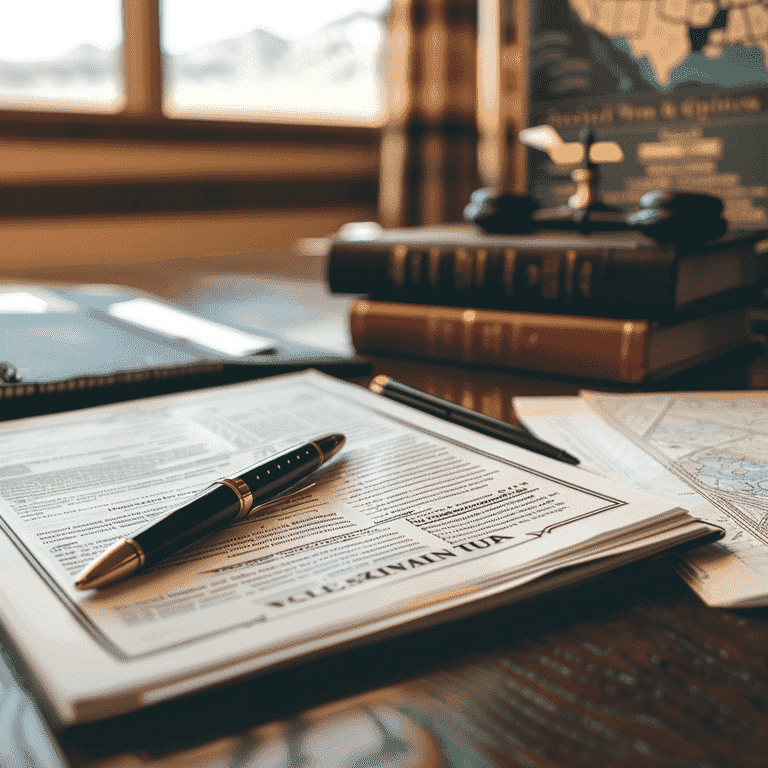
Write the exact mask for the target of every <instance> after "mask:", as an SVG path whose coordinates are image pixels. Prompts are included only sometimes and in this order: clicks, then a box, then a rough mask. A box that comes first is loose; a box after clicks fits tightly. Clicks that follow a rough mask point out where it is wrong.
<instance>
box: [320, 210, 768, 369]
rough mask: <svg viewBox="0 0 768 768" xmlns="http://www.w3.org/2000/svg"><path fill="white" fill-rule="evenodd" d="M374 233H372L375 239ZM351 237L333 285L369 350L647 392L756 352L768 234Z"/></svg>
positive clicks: (336, 250) (336, 244) (336, 248)
mask: <svg viewBox="0 0 768 768" xmlns="http://www.w3.org/2000/svg"><path fill="white" fill-rule="evenodd" d="M364 231H365V230H364ZM349 232H350V234H346V233H345V231H344V230H342V232H341V233H339V235H338V236H337V237H335V238H334V239H333V240H332V241H331V245H330V250H329V253H328V273H327V276H328V285H329V288H330V290H331V291H332V292H335V293H353V294H359V295H361V296H365V297H366V298H362V299H360V300H358V301H357V302H355V303H354V304H353V305H352V308H351V310H350V315H351V316H350V326H351V333H352V342H353V344H354V346H355V348H356V349H357V350H358V351H359V352H363V353H373V354H385V355H402V356H407V357H416V358H428V359H434V360H447V361H453V362H461V363H466V364H473V365H483V366H494V367H503V368H510V369H522V370H529V371H536V372H543V373H551V374H560V375H566V376H577V377H587V378H590V379H604V380H610V381H618V382H624V383H631V384H634V383H640V382H644V381H650V380H654V379H659V378H663V377H665V376H668V375H670V374H672V373H676V372H678V371H680V370H683V369H686V368H691V367H693V366H695V365H698V364H700V363H703V362H706V361H708V360H711V359H712V358H715V357H717V356H720V355H723V354H726V353H728V352H731V351H734V350H736V349H739V348H742V347H747V346H751V345H754V344H755V340H756V337H755V336H754V334H753V332H752V328H751V323H750V304H751V303H752V302H753V301H754V300H755V299H756V298H757V297H758V296H759V295H760V293H761V291H762V289H763V288H764V286H765V284H766V278H767V277H768V265H767V264H766V259H765V257H764V256H762V255H760V254H758V253H757V251H756V248H755V246H756V244H757V243H758V242H760V241H761V240H763V239H765V237H766V232H765V231H749V232H739V233H731V234H728V235H725V236H724V237H723V238H721V239H720V240H717V241H715V242H711V243H707V244H705V245H698V246H696V247H686V246H685V245H681V244H677V245H662V244H659V243H657V242H656V241H654V240H652V239H650V238H648V237H646V236H645V235H642V234H640V233H637V232H603V233H595V234H591V235H581V234H578V233H571V232H547V233H536V234H532V235H487V234H484V233H482V232H480V231H479V230H478V229H477V228H476V227H474V226H472V225H462V224H456V225H445V226H439V227H412V228H403V229H391V230H380V231H378V232H375V233H371V232H370V230H367V231H365V232H366V234H365V236H363V237H357V236H355V232H356V230H355V229H354V228H351V229H350V230H349Z"/></svg>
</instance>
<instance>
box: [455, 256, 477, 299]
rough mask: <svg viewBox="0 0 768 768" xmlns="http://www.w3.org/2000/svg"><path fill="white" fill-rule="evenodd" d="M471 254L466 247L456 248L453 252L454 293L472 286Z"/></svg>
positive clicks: (461, 291)
mask: <svg viewBox="0 0 768 768" xmlns="http://www.w3.org/2000/svg"><path fill="white" fill-rule="evenodd" d="M472 262H473V258H472V254H471V253H470V252H469V251H468V250H467V249H466V248H457V249H456V251H455V252H454V254H453V285H454V288H455V289H456V293H463V292H464V291H465V290H467V289H468V288H471V287H472Z"/></svg>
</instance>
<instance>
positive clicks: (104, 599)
mask: <svg viewBox="0 0 768 768" xmlns="http://www.w3.org/2000/svg"><path fill="white" fill-rule="evenodd" d="M330 432H342V433H344V434H345V435H346V436H347V443H346V445H345V447H344V449H343V451H342V452H341V453H340V454H339V455H338V456H337V457H336V458H335V459H334V460H333V462H332V463H330V464H329V465H328V466H327V467H325V468H324V469H323V470H321V472H319V473H318V474H317V476H316V480H317V484H316V486H315V487H313V488H312V489H310V490H309V491H308V492H307V493H306V494H301V495H298V496H296V497H293V498H291V499H287V500H285V501H283V502H281V503H279V504H277V505H274V506H272V507H270V508H269V509H268V510H267V511H266V512H265V513H264V514H263V515H262V516H259V517H256V518H255V519H248V520H244V521H241V522H239V523H236V524H234V525H232V526H230V527H228V528H226V529H224V530H221V531H219V532H217V533H215V534H212V535H210V536H209V537H207V538H206V539H204V540H202V541H200V542H199V543H197V544H195V545H193V546H192V547H190V548H188V549H187V550H185V551H183V552H181V553H178V554H177V555H176V556H174V557H172V558H169V559H168V560H166V561H164V562H162V563H160V564H158V565H157V566H156V567H155V568H153V569H150V570H148V571H146V572H144V573H142V574H140V575H136V576H133V577H131V578H129V579H127V580H125V581H123V582H122V583H119V584H117V585H115V586H113V587H110V588H108V589H104V590H101V591H91V592H87V593H83V592H79V591H77V590H75V589H74V586H73V582H74V578H75V576H76V575H77V574H78V573H79V572H80V571H81V570H82V568H83V566H84V565H86V564H87V563H88V562H90V561H91V560H92V559H93V558H94V557H95V556H97V555H98V554H100V553H101V552H102V551H104V550H105V549H106V548H107V547H109V546H110V545H111V544H112V543H113V542H115V541H116V540H118V539H120V538H123V537H125V536H130V534H131V533H132V532H133V531H134V530H135V529H136V528H137V527H139V526H140V525H142V524H143V523H145V522H146V521H147V520H150V519H153V518H154V517H157V516H158V515H162V514H163V513H164V512H166V511H168V510H170V509H172V508H173V507H175V506H178V505H179V504H180V503H183V501H184V500H185V499H186V498H188V497H189V496H191V495H192V494H194V493H196V492H197V491H199V490H201V489H202V488H204V487H206V486H207V485H209V484H210V483H211V482H212V481H213V480H215V479H217V478H219V477H222V476H232V474H233V473H235V474H236V473H237V471H238V470H241V469H242V468H243V467H246V466H249V465H251V464H253V463H254V462H255V461H258V460H259V459H261V458H266V457H267V456H269V455H271V454H273V453H275V452H277V451H280V450H283V449H284V448H287V447H288V446H290V445H293V444H295V443H297V442H300V441H304V440H307V439H316V438H318V437H321V436H322V435H324V434H327V433H330ZM0 523H2V526H3V528H4V530H5V531H6V534H7V536H8V537H9V538H8V541H3V542H2V545H0V557H3V562H4V568H3V573H2V578H1V579H0V616H1V617H2V621H3V624H4V625H5V627H6V631H8V633H9V634H10V635H11V637H12V638H13V639H14V640H15V642H16V644H17V646H18V647H19V648H20V649H21V651H22V653H24V654H25V656H27V657H28V662H29V664H30V666H31V667H32V668H33V669H34V670H35V672H36V674H37V677H38V679H39V680H40V681H41V687H42V689H43V690H44V692H45V693H46V695H47V697H48V698H49V700H50V701H51V702H52V703H53V704H52V706H53V707H54V708H55V709H56V713H57V716H58V717H59V718H60V719H62V720H64V721H75V720H83V719H93V718H97V717H104V716H107V715H108V714H113V713H116V712H120V711H125V710H128V709H131V708H135V707H138V706H143V705H145V704H147V703H152V702H155V701H160V700H163V699H165V698H168V697H170V696H175V695H178V694H181V693H184V692H186V691H190V690H196V689H198V688H200V687H202V686H205V685H211V684H215V683H218V682H222V681H224V680H229V679H232V678H234V677H237V676H240V675H246V674H253V673H254V672H255V671H259V670H263V669H267V668H270V667H272V666H275V665H278V664H281V663H286V662H288V661H294V660H296V659H297V658H301V657H302V656H304V655H306V654H312V653H316V652H320V651H326V652H327V651H328V649H330V648H332V647H336V646H339V647H340V646H343V645H345V644H347V643H351V642H360V641H361V640H362V639H363V638H364V637H367V636H369V635H376V634H379V633H389V632H395V631H402V629H403V627H405V626H406V625H414V626H418V625H420V623H424V622H430V621H434V620H436V619H437V618H439V617H440V616H448V615H457V614H460V613H461V612H462V611H463V612H470V611H475V610H478V609H479V607H480V606H481V605H483V604H484V602H483V601H485V603H489V602H491V603H492V602H493V601H500V602H509V601H510V600H511V599H514V593H513V592H512V593H511V592H510V590H512V589H513V588H515V587H520V586H521V585H523V584H526V583H527V582H530V581H531V580H533V579H537V578H539V577H541V576H542V575H544V574H547V573H548V572H550V571H552V570H553V569H556V568H558V567H563V566H569V565H573V564H576V563H578V562H581V561H584V560H588V559H596V558H600V557H604V556H605V555H607V554H611V553H612V552H613V551H616V552H617V553H621V554H622V556H625V555H627V553H629V552H631V551H632V550H633V549H636V548H637V545H639V544H641V543H642V542H643V541H644V540H645V539H647V540H648V542H649V546H651V544H652V545H653V547H657V548H658V547H659V546H663V542H664V541H665V540H666V539H667V538H669V540H670V542H673V541H677V538H676V537H678V538H679V537H682V539H685V537H687V536H689V535H694V534H699V533H701V530H700V526H697V525H695V524H692V523H691V521H690V518H689V516H688V515H687V514H686V513H685V512H684V511H682V510H681V509H679V508H677V507H676V505H675V504H671V503H670V502H669V501H667V500H665V499H659V498H656V497H651V496H648V495H646V494H642V493H640V492H637V491H635V490H634V489H632V488H630V487H628V486H622V485H616V484H614V483H612V482H611V481H608V480H605V479H603V478H600V477H597V476H594V475H591V474H589V473H585V472H583V471H580V470H579V469H577V468H573V467H570V466H568V465H565V464H563V463H560V462H556V461H553V460H550V459H546V458H544V457H540V456H538V455H537V454H534V453H531V452H528V451H524V450H523V449H520V448H516V447H515V446H510V445H507V444H504V443H501V442H499V441H496V440H494V439H492V438H487V437H485V436H482V435H479V434H477V433H475V432H471V431H469V430H467V429H465V428H463V427H459V426H456V425H451V424H449V423H447V422H443V421H440V420H438V419H435V418H433V417H431V416H428V415H427V414H421V413H418V412H416V411H414V410H412V409H410V408H408V407H406V406H403V405H400V404H398V403H394V402H392V401H389V400H386V399H385V398H383V397H380V396H377V395H374V394H372V393H370V392H368V391H366V390H364V389H362V388H360V387H356V386H353V385H350V384H343V383H341V382H338V381H336V380H334V379H331V378H330V377H326V376H322V375H321V374H317V373H313V372H310V373H305V374H295V375H291V376H285V377H278V378H274V379H268V380H264V381H261V382H256V383H251V384H244V385H238V386H234V387H222V388H216V389H211V390H204V391H199V392H192V393H185V394H181V395H172V396H167V397H162V398H153V399H148V400H139V401H133V402H130V403H126V404H116V405H111V406H104V407H100V408H94V409H89V410H86V411H81V412H73V413H67V414H58V415H55V416H44V417H38V418H35V419H28V420H24V421H21V422H15V423H6V424H3V425H0ZM24 561H26V563H27V567H26V569H25V568H24V567H23V566H22V563H23V562H24ZM601 567H602V566H601ZM32 571H34V574H33V573H32ZM521 594H522V593H521Z"/></svg>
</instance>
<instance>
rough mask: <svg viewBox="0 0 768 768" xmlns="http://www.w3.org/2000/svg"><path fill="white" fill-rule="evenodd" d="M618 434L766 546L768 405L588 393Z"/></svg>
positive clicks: (747, 401)
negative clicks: (626, 437)
mask: <svg viewBox="0 0 768 768" xmlns="http://www.w3.org/2000/svg"><path fill="white" fill-rule="evenodd" d="M589 401H590V402H591V403H592V404H593V406H596V407H597V408H598V409H599V410H600V412H601V414H602V415H603V416H604V417H607V418H608V419H610V421H611V422H612V424H613V425H614V426H617V427H618V428H619V429H620V430H621V431H622V432H624V434H626V435H627V436H628V437H630V438H631V439H632V440H634V441H635V442H636V443H638V444H641V445H642V447H643V449H644V450H645V451H647V452H649V453H651V454H652V455H654V457H655V458H656V459H657V460H659V461H660V462H661V463H662V464H664V466H665V467H666V468H667V469H668V470H669V471H671V472H672V473H673V474H675V475H676V476H677V477H679V478H680V479H681V480H683V481H684V482H686V483H687V484H688V485H690V486H692V487H694V488H695V489H696V490H697V491H698V492H699V493H700V494H701V495H702V496H703V497H704V498H706V499H707V500H708V501H709V502H710V503H712V504H713V505H714V506H716V507H718V508H719V509H721V510H722V511H723V512H725V513H726V514H728V515H729V516H731V517H733V518H734V519H735V520H736V521H737V522H738V523H739V524H740V526H743V527H744V528H746V529H748V530H749V531H750V532H751V533H752V534H753V535H754V536H755V537H756V538H758V539H760V540H762V542H763V544H766V545H768V402H766V401H765V400H764V399H762V398H760V399H759V400H757V401H756V400H755V399H754V398H745V399H723V398H722V397H702V396H701V395H699V396H687V397H686V396H670V395H660V396H655V395H650V396H644V397H643V398H642V399H638V398H637V397H631V396H630V397H622V396H610V397H601V396H599V395H592V396H590V398H589Z"/></svg>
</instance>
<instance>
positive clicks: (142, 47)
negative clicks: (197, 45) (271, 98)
mask: <svg viewBox="0 0 768 768" xmlns="http://www.w3.org/2000/svg"><path fill="white" fill-rule="evenodd" d="M160 2H161V0H123V29H124V42H123V78H124V88H125V100H124V105H123V108H122V110H121V111H120V112H115V113H102V112H74V111H66V112H65V111H47V110H42V109H41V110H28V109H13V108H7V109H0V154H2V153H3V152H4V151H5V152H6V153H9V152H10V153H12V154H11V156H12V157H13V158H15V159H14V162H13V165H14V168H12V169H6V170H5V171H4V170H3V169H2V168H0V185H8V184H11V185H13V184H23V185H29V184H46V185H50V184H60V183H63V182H64V181H65V180H66V181H68V183H72V182H74V183H86V182H87V183H98V182H103V183H114V182H115V180H118V181H119V180H125V181H131V182H132V183H137V182H147V183H153V182H163V181H164V182H169V181H178V177H177V175H175V174H174V171H173V167H170V166H174V163H172V162H171V163H169V162H166V163H164V162H163V161H162V158H163V157H164V156H165V155H166V154H168V153H170V154H174V153H175V154H176V155H177V156H178V155H179V148H181V151H183V152H186V159H187V162H186V165H187V169H186V172H185V173H184V174H183V176H184V178H185V179H186V180H195V179H197V180H199V181H203V180H207V181H211V180H213V181H234V180H237V181H239V182H244V181H252V182H255V183H258V182H271V181H275V180H276V179H277V180H281V181H285V180H287V179H295V180H296V181H301V180H307V179H311V180H317V179H319V178H328V179H333V180H335V181H337V182H341V181H343V180H348V181H349V182H350V183H353V184H359V183H360V182H365V181H367V182H370V181H371V180H372V178H373V177H374V176H375V177H378V168H379V144H380V138H381V126H380V125H375V124H370V125H369V124H361V123H360V122H357V121H353V120H350V121H347V122H346V123H342V124H338V123H337V122H336V121H334V123H324V122H323V121H322V120H321V119H317V120H309V119H301V118H299V119H294V118H293V117H292V118H291V119H290V120H288V119H287V120H286V121H285V122H282V121H280V122H275V121H263V120H259V119H258V115H254V119H253V120H248V121H245V120H234V119H233V120H229V119H208V118H199V119H198V118H186V117H169V116H167V115H165V114H164V112H163V95H162V55H161V48H160ZM63 144H65V145H66V149H65V150H63V149H62V148H63ZM46 150H50V155H51V162H49V163H46V162H45V161H44V159H42V158H44V157H45V155H46V154H48V153H47V152H46ZM344 152H348V153H350V154H349V157H348V160H347V161H346V162H345V161H344V160H343V158H341V156H340V154H339V153H344ZM142 156H144V160H143V161H142ZM238 156H239V157H242V158H244V161H243V164H242V167H241V168H237V167H235V166H236V163H233V158H236V157H238ZM268 157H272V158H277V159H278V162H275V161H274V160H273V162H264V159H266V158H268ZM281 157H282V158H283V159H284V160H285V164H284V167H282V168H281V167H280V162H279V159H280V158H281ZM67 158H69V159H67ZM121 158H122V159H121ZM131 158H136V160H137V162H135V163H134V162H133V160H132V159H131ZM177 159H178V158H177ZM84 166H85V167H86V168H88V169H89V171H88V173H87V174H86V176H87V178H84V177H83V172H82V169H83V167H84ZM126 166H131V167H132V168H133V172H132V173H127V172H126ZM20 169H21V170H20ZM23 169H26V171H24V170H23ZM0 215H1V213H0Z"/></svg>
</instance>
